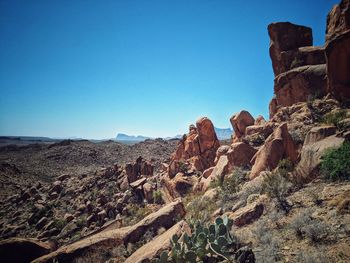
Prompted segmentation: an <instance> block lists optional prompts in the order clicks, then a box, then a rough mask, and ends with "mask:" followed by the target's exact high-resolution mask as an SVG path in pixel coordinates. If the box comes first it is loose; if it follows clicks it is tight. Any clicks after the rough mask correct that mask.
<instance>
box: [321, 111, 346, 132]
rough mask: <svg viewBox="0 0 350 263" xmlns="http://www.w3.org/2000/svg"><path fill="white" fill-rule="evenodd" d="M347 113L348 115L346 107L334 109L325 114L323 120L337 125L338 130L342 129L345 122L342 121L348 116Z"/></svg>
mask: <svg viewBox="0 0 350 263" xmlns="http://www.w3.org/2000/svg"><path fill="white" fill-rule="evenodd" d="M346 115H347V111H346V109H342V110H338V111H332V112H329V113H327V114H325V115H324V116H323V118H322V120H321V122H323V123H325V124H329V125H334V126H336V127H337V129H338V130H342V128H343V124H342V122H341V121H342V120H344V119H345V118H346Z"/></svg>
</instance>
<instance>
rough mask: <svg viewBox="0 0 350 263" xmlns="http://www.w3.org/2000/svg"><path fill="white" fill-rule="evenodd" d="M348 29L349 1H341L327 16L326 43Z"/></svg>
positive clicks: (349, 17)
mask: <svg viewBox="0 0 350 263" xmlns="http://www.w3.org/2000/svg"><path fill="white" fill-rule="evenodd" d="M349 29H350V1H349V0H342V1H341V2H340V3H339V4H337V5H334V6H333V8H332V10H331V11H330V12H329V14H328V16H327V29H326V42H329V41H331V40H333V39H334V38H336V37H337V36H338V35H341V34H343V33H344V32H345V31H347V30H349Z"/></svg>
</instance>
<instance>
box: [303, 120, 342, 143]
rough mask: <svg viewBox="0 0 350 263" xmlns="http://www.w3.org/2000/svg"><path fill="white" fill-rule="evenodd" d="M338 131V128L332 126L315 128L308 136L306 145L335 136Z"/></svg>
mask: <svg viewBox="0 0 350 263" xmlns="http://www.w3.org/2000/svg"><path fill="white" fill-rule="evenodd" d="M336 131H337V128H336V127H335V126H332V125H328V126H317V127H313V128H311V130H310V131H309V132H308V134H307V135H306V137H305V141H304V145H307V144H310V143H315V142H317V141H320V140H322V139H324V138H326V137H328V136H331V135H333V134H335V133H336Z"/></svg>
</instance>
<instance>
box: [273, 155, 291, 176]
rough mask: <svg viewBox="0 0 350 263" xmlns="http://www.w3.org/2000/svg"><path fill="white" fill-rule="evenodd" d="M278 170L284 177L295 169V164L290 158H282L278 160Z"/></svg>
mask: <svg viewBox="0 0 350 263" xmlns="http://www.w3.org/2000/svg"><path fill="white" fill-rule="evenodd" d="M277 170H278V172H279V173H280V174H281V175H282V176H283V177H287V176H288V173H290V172H292V171H293V170H294V164H293V163H292V162H291V161H290V160H289V159H282V160H280V161H279V162H278V165H277Z"/></svg>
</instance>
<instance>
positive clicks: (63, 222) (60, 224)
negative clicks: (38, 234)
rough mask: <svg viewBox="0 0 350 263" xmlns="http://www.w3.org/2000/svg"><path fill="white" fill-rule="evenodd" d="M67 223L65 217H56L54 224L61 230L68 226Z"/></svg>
mask: <svg viewBox="0 0 350 263" xmlns="http://www.w3.org/2000/svg"><path fill="white" fill-rule="evenodd" d="M66 224H67V222H66V220H64V219H63V218H56V219H54V226H55V227H56V228H57V229H58V230H60V231H61V230H62V229H63V228H64V227H65V226H66Z"/></svg>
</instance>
